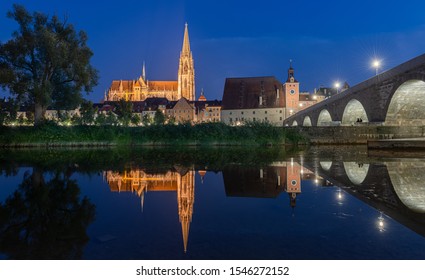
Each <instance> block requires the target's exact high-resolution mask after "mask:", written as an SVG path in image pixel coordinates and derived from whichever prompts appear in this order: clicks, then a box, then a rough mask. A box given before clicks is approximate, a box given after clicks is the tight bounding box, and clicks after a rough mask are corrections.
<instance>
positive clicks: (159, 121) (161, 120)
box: [153, 109, 165, 125]
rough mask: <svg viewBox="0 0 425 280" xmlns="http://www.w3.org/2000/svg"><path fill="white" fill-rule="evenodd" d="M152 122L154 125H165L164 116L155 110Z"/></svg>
mask: <svg viewBox="0 0 425 280" xmlns="http://www.w3.org/2000/svg"><path fill="white" fill-rule="evenodd" d="M153 121H154V123H155V124H156V125H161V124H164V123H165V115H164V113H163V112H162V111H161V110H159V109H158V110H156V112H155V116H154V117H153Z"/></svg>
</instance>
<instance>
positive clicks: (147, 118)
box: [142, 114, 152, 126]
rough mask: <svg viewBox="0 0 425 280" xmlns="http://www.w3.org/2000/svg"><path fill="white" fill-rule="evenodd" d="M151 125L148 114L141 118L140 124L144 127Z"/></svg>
mask: <svg viewBox="0 0 425 280" xmlns="http://www.w3.org/2000/svg"><path fill="white" fill-rule="evenodd" d="M151 123H152V119H151V117H150V116H149V114H145V115H143V117H142V124H143V125H144V126H148V125H150V124H151Z"/></svg>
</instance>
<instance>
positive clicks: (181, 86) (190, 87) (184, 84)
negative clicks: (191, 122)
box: [177, 23, 195, 101]
mask: <svg viewBox="0 0 425 280" xmlns="http://www.w3.org/2000/svg"><path fill="white" fill-rule="evenodd" d="M182 97H184V98H186V99H187V100H189V101H194V100H195V68H194V65H193V57H192V52H191V51H190V43H189V31H188V28H187V23H186V24H185V26H184V37H183V47H182V51H181V53H180V61H179V74H178V88H177V99H180V98H182Z"/></svg>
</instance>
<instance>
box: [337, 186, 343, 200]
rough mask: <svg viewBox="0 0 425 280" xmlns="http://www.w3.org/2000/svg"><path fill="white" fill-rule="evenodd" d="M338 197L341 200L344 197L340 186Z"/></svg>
mask: <svg viewBox="0 0 425 280" xmlns="http://www.w3.org/2000/svg"><path fill="white" fill-rule="evenodd" d="M336 197H337V198H338V200H339V201H341V200H342V198H343V195H342V191H341V189H340V188H338V192H337V196H336Z"/></svg>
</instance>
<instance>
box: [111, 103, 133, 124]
mask: <svg viewBox="0 0 425 280" xmlns="http://www.w3.org/2000/svg"><path fill="white" fill-rule="evenodd" d="M115 113H117V115H118V120H119V121H120V122H121V123H122V124H123V125H125V126H128V124H129V123H130V121H131V115H132V113H133V103H132V102H131V101H125V100H124V99H121V100H120V101H119V102H118V104H117V107H116V109H115Z"/></svg>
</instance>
